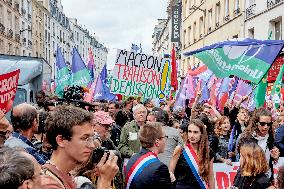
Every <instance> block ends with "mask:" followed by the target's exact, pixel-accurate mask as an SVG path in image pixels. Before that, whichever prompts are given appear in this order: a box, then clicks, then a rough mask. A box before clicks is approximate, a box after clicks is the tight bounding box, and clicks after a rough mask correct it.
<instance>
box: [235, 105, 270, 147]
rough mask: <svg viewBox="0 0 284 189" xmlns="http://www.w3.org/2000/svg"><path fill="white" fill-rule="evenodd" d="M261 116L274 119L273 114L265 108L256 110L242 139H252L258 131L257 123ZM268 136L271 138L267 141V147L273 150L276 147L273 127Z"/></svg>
mask: <svg viewBox="0 0 284 189" xmlns="http://www.w3.org/2000/svg"><path fill="white" fill-rule="evenodd" d="M261 116H269V117H271V118H272V114H271V112H270V111H269V110H267V109H265V108H259V109H257V110H255V111H254V112H253V114H252V118H251V120H250V122H249V125H248V127H247V128H246V129H245V130H244V132H243V134H242V135H241V139H242V138H250V137H251V136H252V134H253V133H254V132H257V131H258V126H257V123H258V122H259V118H260V117H261ZM268 134H269V137H268V140H267V145H268V148H269V149H272V148H273V146H274V131H273V128H272V127H270V128H269V130H268ZM241 139H240V140H241Z"/></svg>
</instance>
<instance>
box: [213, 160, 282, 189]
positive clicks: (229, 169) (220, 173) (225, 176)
mask: <svg viewBox="0 0 284 189" xmlns="http://www.w3.org/2000/svg"><path fill="white" fill-rule="evenodd" d="M283 165H284V158H283V157H281V158H279V161H278V163H277V164H276V165H274V166H273V169H274V170H273V171H274V178H277V174H278V169H279V167H280V166H283ZM239 166H240V163H239V162H234V163H233V165H232V166H231V165H227V164H226V163H214V164H213V170H214V177H215V188H216V189H229V188H230V187H231V186H232V185H233V183H234V178H235V176H236V174H237V171H238V169H239Z"/></svg>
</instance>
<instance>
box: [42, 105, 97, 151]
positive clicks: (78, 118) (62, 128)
mask: <svg viewBox="0 0 284 189" xmlns="http://www.w3.org/2000/svg"><path fill="white" fill-rule="evenodd" d="M92 119H93V115H92V113H90V112H88V111H86V110H83V109H81V108H78V107H75V106H65V105H62V106H57V107H56V108H55V109H54V111H52V112H50V114H49V115H48V117H47V119H46V138H47V140H48V142H49V143H50V145H51V147H52V149H53V150H56V149H57V147H58V144H57V142H56V137H57V136H58V135H62V137H63V138H64V139H67V140H71V137H72V128H73V127H74V126H78V125H82V124H84V123H86V122H91V121H92Z"/></svg>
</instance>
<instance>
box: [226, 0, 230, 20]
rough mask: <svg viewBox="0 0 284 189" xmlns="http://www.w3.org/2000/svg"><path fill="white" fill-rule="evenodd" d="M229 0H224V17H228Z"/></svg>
mask: <svg viewBox="0 0 284 189" xmlns="http://www.w3.org/2000/svg"><path fill="white" fill-rule="evenodd" d="M229 8H230V6H229V0H225V17H226V16H228V15H229Z"/></svg>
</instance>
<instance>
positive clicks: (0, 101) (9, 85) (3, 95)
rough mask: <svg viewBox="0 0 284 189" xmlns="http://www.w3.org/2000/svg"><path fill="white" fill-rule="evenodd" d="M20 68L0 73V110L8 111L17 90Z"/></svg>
mask: <svg viewBox="0 0 284 189" xmlns="http://www.w3.org/2000/svg"><path fill="white" fill-rule="evenodd" d="M19 75H20V70H16V71H13V72H10V73H6V74H3V75H0V110H2V111H3V112H4V114H5V113H7V112H8V111H10V109H11V108H12V106H13V101H14V98H15V95H16V92H17V86H18V80H19Z"/></svg>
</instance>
